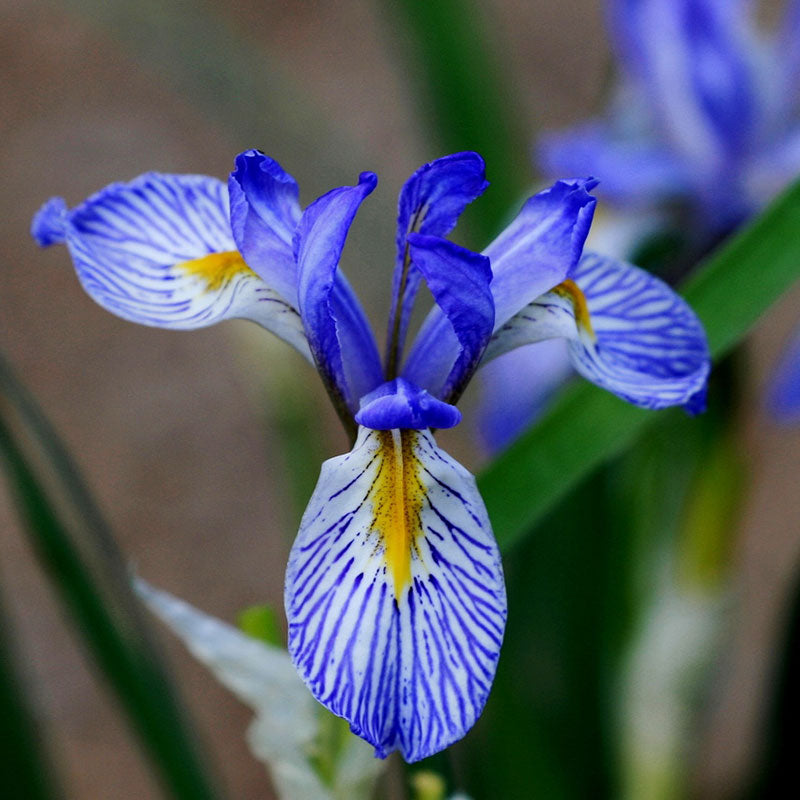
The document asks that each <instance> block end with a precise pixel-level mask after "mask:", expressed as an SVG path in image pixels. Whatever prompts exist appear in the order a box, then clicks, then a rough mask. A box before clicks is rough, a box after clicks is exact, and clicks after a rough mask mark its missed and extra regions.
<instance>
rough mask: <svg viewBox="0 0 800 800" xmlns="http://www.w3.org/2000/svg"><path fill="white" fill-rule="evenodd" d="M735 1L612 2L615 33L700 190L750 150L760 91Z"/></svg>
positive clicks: (631, 69)
mask: <svg viewBox="0 0 800 800" xmlns="http://www.w3.org/2000/svg"><path fill="white" fill-rule="evenodd" d="M731 5H735V3H734V4H732V3H731V2H730V1H729V0H612V2H611V4H610V18H611V30H612V33H613V34H614V35H615V37H616V41H617V44H618V47H619V51H620V55H621V57H622V59H623V60H624V62H625V65H626V67H627V69H628V71H629V73H630V74H631V76H632V77H633V78H634V79H635V80H637V81H638V83H639V86H640V91H641V92H642V95H643V97H645V99H646V100H648V101H649V103H650V107H651V110H652V113H653V116H654V119H656V120H657V121H658V124H659V125H660V127H661V129H662V130H663V132H664V134H665V135H666V137H667V138H668V139H669V140H670V141H671V142H672V144H673V146H674V147H675V148H677V149H678V150H679V151H680V152H681V153H682V154H683V156H684V157H685V158H686V159H687V161H688V163H689V165H691V170H692V172H691V174H693V175H695V176H696V178H697V182H698V188H701V187H703V186H704V185H705V184H707V182H708V181H709V179H712V178H713V177H719V176H720V175H721V173H722V171H723V170H724V169H726V168H727V167H728V166H729V164H730V160H731V159H736V158H739V157H741V156H742V154H744V153H745V152H746V151H747V150H748V148H749V147H750V146H751V145H752V136H753V134H754V133H755V127H756V122H757V118H758V112H759V109H758V103H759V97H758V86H757V80H756V75H755V69H754V64H753V63H751V61H750V58H749V56H748V54H749V53H751V52H753V51H754V50H755V49H756V48H755V47H754V46H753V44H752V43H751V42H748V41H747V32H746V28H745V25H744V24H743V15H742V13H741V10H740V9H736V10H735V11H734V10H732V9H731Z"/></svg>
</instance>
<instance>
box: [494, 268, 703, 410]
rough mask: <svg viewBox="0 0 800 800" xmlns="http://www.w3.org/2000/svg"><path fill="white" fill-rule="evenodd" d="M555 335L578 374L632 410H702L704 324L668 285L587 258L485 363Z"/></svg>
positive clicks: (504, 335)
mask: <svg viewBox="0 0 800 800" xmlns="http://www.w3.org/2000/svg"><path fill="white" fill-rule="evenodd" d="M555 337H564V338H567V339H568V340H569V351H570V357H571V359H572V362H573V364H574V366H575V368H576V369H577V370H578V372H580V373H581V374H582V375H583V376H584V377H585V378H588V379H589V380H591V381H593V382H594V383H596V384H597V385H598V386H602V387H603V388H605V389H608V390H609V391H611V392H613V393H614V394H616V395H618V396H619V397H622V398H623V399H624V400H627V401H628V402H630V403H633V404H634V405H638V406H644V407H645V408H664V407H666V406H672V405H683V406H685V407H686V408H687V410H688V411H690V412H693V413H694V412H697V411H701V410H702V409H703V407H704V403H705V390H706V381H707V379H708V373H709V369H710V360H709V353H708V344H707V342H706V337H705V332H704V331H703V326H702V325H701V323H700V321H699V320H698V319H697V317H696V316H695V314H694V312H693V311H692V310H691V308H689V306H688V305H687V304H686V303H685V302H684V301H683V300H682V299H681V298H680V297H679V296H678V295H677V294H676V293H675V292H674V291H673V290H672V289H670V287H669V286H667V285H666V284H665V283H664V282H663V281H660V280H659V279H658V278H655V277H653V276H652V275H650V274H649V273H647V272H645V271H644V270H641V269H639V268H638V267H634V266H632V265H630V264H625V263H624V262H621V261H616V260H614V259H612V258H608V257H606V256H600V255H597V254H595V253H588V254H586V255H585V256H584V257H583V258H582V259H581V261H580V263H579V264H578V267H577V269H576V270H575V273H574V275H573V279H572V280H567V281H565V282H564V283H562V284H560V285H559V286H557V287H556V288H555V289H553V291H551V292H548V293H546V294H545V295H543V296H542V297H540V298H538V299H537V300H536V301H535V302H534V303H531V304H530V305H529V306H527V307H526V308H525V309H523V310H522V311H521V312H520V313H519V314H517V315H516V316H515V317H513V318H512V319H511V320H509V321H508V322H507V323H506V324H505V325H504V326H503V327H502V328H501V329H500V330H498V331H497V332H496V333H495V335H494V337H493V338H492V342H491V343H490V344H489V347H488V349H487V351H486V357H485V359H484V361H489V360H490V359H492V358H495V357H497V356H499V355H501V354H502V353H505V352H507V351H508V350H511V349H513V348H515V347H519V346H521V345H524V344H529V343H531V342H536V341H541V340H543V339H550V338H555Z"/></svg>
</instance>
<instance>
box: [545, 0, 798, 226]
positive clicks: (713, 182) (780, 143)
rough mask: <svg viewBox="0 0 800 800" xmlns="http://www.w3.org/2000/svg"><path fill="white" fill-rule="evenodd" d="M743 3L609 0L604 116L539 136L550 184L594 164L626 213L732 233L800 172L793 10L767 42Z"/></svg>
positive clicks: (791, 4) (791, 6) (792, 1)
mask: <svg viewBox="0 0 800 800" xmlns="http://www.w3.org/2000/svg"><path fill="white" fill-rule="evenodd" d="M754 6H755V4H754V3H752V2H748V1H747V0H608V2H607V6H606V7H607V11H608V14H607V18H608V26H609V32H610V35H611V41H612V45H613V47H614V52H615V54H616V56H617V60H618V64H619V67H620V73H621V74H620V80H619V83H618V86H617V90H616V93H615V95H614V96H613V99H612V103H611V106H610V108H609V110H608V112H607V113H606V114H605V115H604V116H601V117H599V118H597V119H594V120H592V121H590V122H588V123H585V124H582V125H580V126H578V127H576V128H573V129H571V130H568V131H565V132H562V133H557V134H554V135H551V136H549V137H546V138H545V139H543V141H542V145H541V147H540V150H539V160H540V165H541V167H542V169H543V170H544V172H545V173H546V174H553V175H563V174H581V173H582V171H583V170H584V169H585V168H586V167H587V165H591V169H592V171H593V174H595V175H599V176H600V178H601V180H602V181H603V196H604V197H605V198H607V199H608V200H609V202H611V203H615V204H617V205H618V206H619V207H621V208H639V209H641V208H648V207H650V208H652V207H654V206H657V207H661V208H664V207H665V206H666V204H668V203H677V204H679V205H683V206H684V207H688V209H689V211H690V212H691V217H690V225H691V226H692V227H694V228H695V229H696V231H699V232H700V233H703V232H705V233H706V234H707V235H714V234H720V233H725V232H727V231H730V230H731V229H732V228H733V227H734V226H736V225H738V224H739V223H741V222H743V221H744V220H746V219H747V218H748V217H749V216H750V215H752V214H753V213H755V212H757V211H758V210H760V209H761V208H762V207H763V206H764V205H765V204H766V203H767V202H768V201H769V200H770V199H771V198H772V197H774V196H775V195H776V194H777V193H778V192H779V191H780V190H781V189H782V188H784V187H785V186H786V185H787V184H788V183H789V182H791V181H792V180H793V178H795V177H796V176H797V175H798V174H800V93H798V87H800V77H798V76H800V2H797V0H788V2H787V3H786V4H785V13H784V19H783V21H782V24H781V25H779V26H778V28H777V30H775V31H772V32H770V33H767V32H766V31H763V30H761V29H759V27H758V26H757V25H756V24H755V21H754V19H753V17H754V15H755V8H754Z"/></svg>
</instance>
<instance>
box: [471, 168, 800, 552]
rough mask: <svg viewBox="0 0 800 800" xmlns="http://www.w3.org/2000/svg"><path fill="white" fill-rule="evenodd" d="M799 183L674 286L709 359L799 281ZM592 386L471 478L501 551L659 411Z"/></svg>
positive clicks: (580, 387)
mask: <svg viewBox="0 0 800 800" xmlns="http://www.w3.org/2000/svg"><path fill="white" fill-rule="evenodd" d="M798 231H800V183H797V184H795V185H794V186H793V187H792V188H790V189H789V190H788V191H787V192H786V193H784V194H783V195H782V196H781V197H780V198H778V199H777V200H776V201H775V202H774V203H773V204H772V205H771V206H770V207H769V208H768V209H767V210H766V211H765V212H764V214H763V215H762V216H761V217H759V218H758V219H757V220H756V221H755V222H753V223H752V224H751V225H750V226H748V227H747V228H746V229H745V230H744V231H743V232H742V233H740V234H739V235H737V236H736V237H734V238H733V239H732V240H731V241H729V242H728V243H726V244H725V245H723V246H722V248H720V250H719V251H717V252H716V253H715V254H713V255H712V256H711V257H710V258H709V259H707V261H706V262H705V264H704V265H703V266H702V267H701V268H700V269H699V270H698V271H697V273H696V274H695V275H694V277H693V278H692V279H690V280H689V282H688V283H687V284H686V285H685V287H683V295H684V297H685V298H686V299H687V300H688V302H689V303H690V305H691V306H692V307H693V308H694V310H695V311H696V312H697V314H698V315H699V317H700V319H701V320H702V321H703V324H704V325H705V327H706V331H707V333H708V340H709V344H710V346H711V353H712V356H713V357H714V358H715V359H717V358H719V357H721V356H723V355H725V354H726V353H727V352H729V351H730V350H731V348H733V347H734V346H735V345H736V344H738V343H739V342H740V341H741V340H742V339H743V338H744V337H745V336H746V334H747V332H748V331H749V330H750V328H751V327H752V326H753V325H754V324H755V322H756V321H757V320H758V318H759V317H760V316H761V315H762V314H763V313H764V312H765V311H766V310H767V309H768V308H769V307H770V305H772V303H774V302H775V301H776V300H777V299H778V298H779V297H780V296H781V294H782V293H783V292H785V291H786V290H787V289H788V288H789V287H790V286H791V285H792V284H793V283H794V282H795V281H796V280H797V279H798V278H800V236H798ZM676 413H677V414H680V413H682V412H681V411H678V410H675V409H672V410H669V411H662V412H656V411H645V410H642V409H640V408H635V407H633V406H629V405H627V404H625V403H624V402H623V401H621V400H619V399H617V398H616V397H614V396H612V395H610V394H608V393H606V392H603V391H602V390H601V389H598V388H597V387H595V386H593V385H591V384H588V383H585V382H584V383H580V384H576V385H574V386H572V387H570V388H569V389H568V390H567V391H566V392H565V394H564V396H563V397H562V398H561V400H560V402H558V403H557V404H556V405H555V406H554V407H553V408H552V410H551V411H550V412H549V413H548V414H547V415H546V416H545V417H544V418H542V419H541V420H540V421H539V423H538V424H537V425H536V426H535V427H534V428H533V429H531V430H530V431H528V432H527V433H526V434H524V435H523V436H522V437H521V438H520V439H519V440H518V441H517V442H516V443H515V444H514V445H513V446H512V447H511V448H509V450H508V451H506V452H505V453H504V454H503V455H501V456H500V457H499V458H498V459H497V460H496V461H495V462H494V463H493V464H491V465H490V466H489V467H488V468H487V469H486V470H485V471H484V472H483V473H482V474H481V475H480V477H479V479H478V485H479V486H480V490H481V494H482V495H483V498H484V499H485V501H486V505H487V507H488V509H489V516H490V517H491V519H492V525H493V527H494V531H495V535H496V536H497V539H498V541H499V542H500V547H501V549H503V550H505V551H508V550H509V549H510V548H511V547H512V546H513V545H514V544H515V543H516V542H517V541H519V539H520V538H521V537H522V536H524V535H525V533H526V532H527V531H529V530H530V529H531V528H532V526H533V525H534V524H535V523H536V522H537V521H538V520H540V519H541V517H542V515H543V514H545V513H546V512H547V511H548V510H549V509H551V508H552V507H553V505H554V504H555V503H556V502H557V501H558V500H559V499H561V498H562V497H564V496H565V494H566V493H567V492H568V491H569V490H570V489H571V488H572V487H574V486H575V485H577V483H578V482H579V481H580V479H581V478H582V477H584V476H585V475H586V474H587V473H589V472H590V471H591V470H592V469H594V468H595V467H597V466H598V465H600V464H602V463H604V462H606V461H607V460H608V459H610V458H611V457H612V456H615V455H617V454H618V453H620V452H622V450H624V449H625V448H626V447H627V446H628V445H629V444H630V443H631V442H633V441H634V439H635V438H636V436H638V435H639V434H640V433H641V431H642V430H644V428H645V427H646V426H647V425H648V424H651V423H652V422H653V421H655V420H657V419H659V418H660V417H661V416H662V415H666V414H676Z"/></svg>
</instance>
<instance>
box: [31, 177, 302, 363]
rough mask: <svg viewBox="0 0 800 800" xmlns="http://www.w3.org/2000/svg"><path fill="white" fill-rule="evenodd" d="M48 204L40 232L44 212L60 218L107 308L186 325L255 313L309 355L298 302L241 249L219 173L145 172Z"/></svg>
mask: <svg viewBox="0 0 800 800" xmlns="http://www.w3.org/2000/svg"><path fill="white" fill-rule="evenodd" d="M52 208H53V204H52V203H50V204H48V205H47V206H45V207H44V208H43V210H42V212H40V214H39V215H38V216H37V219H36V221H35V223H34V234H35V235H36V233H37V232H38V230H40V229H44V228H45V227H46V226H45V224H44V223H45V222H48V219H47V215H48V214H49V215H50V217H53V218H54V219H53V223H54V224H55V223H59V222H60V223H61V224H63V226H64V235H65V241H66V244H67V246H68V247H69V250H70V253H71V255H72V258H73V261H74V263H75V269H76V271H77V273H78V277H79V279H80V281H81V284H82V285H83V287H84V289H85V290H86V291H87V292H88V294H89V295H90V296H91V297H92V298H93V299H94V300H95V301H96V302H98V303H99V304H100V305H102V306H103V307H104V308H106V309H107V310H108V311H111V312H112V313H114V314H117V315H118V316H120V317H123V318H124V319H128V320H131V321H132V322H138V323H140V324H143V325H152V326H156V327H161V328H175V329H182V330H185V329H190V328H200V327H204V326H206V325H212V324H214V323H216V322H219V321H221V320H224V319H230V318H233V317H241V318H245V319H251V320H253V321H255V322H257V323H259V324H260V325H262V326H263V327H265V328H266V329H267V330H270V331H272V332H273V333H275V334H276V335H278V336H280V337H281V338H282V339H285V340H286V341H287V342H289V343H290V344H291V345H293V346H294V347H296V348H297V349H298V350H299V351H300V352H301V353H303V354H304V355H305V356H306V357H307V358H309V360H310V357H311V356H310V353H309V350H308V345H307V343H306V338H305V334H304V331H303V326H302V322H301V320H300V315H299V314H298V313H297V311H296V309H294V308H293V307H292V306H291V305H290V304H289V302H287V301H286V300H285V299H284V298H283V297H282V296H281V295H280V294H278V292H276V291H275V290H274V289H272V288H271V287H270V286H268V285H267V284H266V283H265V282H264V281H263V280H262V279H261V278H260V277H259V276H258V275H256V274H255V273H254V272H253V271H252V270H251V269H250V268H249V267H248V266H247V265H246V264H245V262H244V260H243V259H242V257H241V255H240V254H239V252H238V251H237V250H236V245H235V243H234V241H233V235H232V233H231V224H230V219H229V209H228V189H227V186H226V185H225V184H224V183H222V182H221V181H218V180H215V179H213V178H206V177H203V176H200V175H161V174H158V173H148V174H146V175H142V176H140V177H138V178H136V179H135V180H133V181H131V182H130V183H114V184H111V185H110V186H107V187H106V188H105V189H103V190H102V191H100V192H98V193H97V194H95V195H93V196H92V197H90V198H89V199H88V200H86V201H85V202H84V203H82V204H81V205H80V206H78V207H77V208H75V209H73V210H72V211H69V212H66V213H64V212H63V210H62V212H61V214H60V216H56V211H57V209H56V211H53V210H51V209H52ZM37 238H38V239H39V240H40V241H41V243H43V244H49V243H53V242H54V241H57V239H53V237H52V236H50V237H44V236H41V235H40V236H37Z"/></svg>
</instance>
